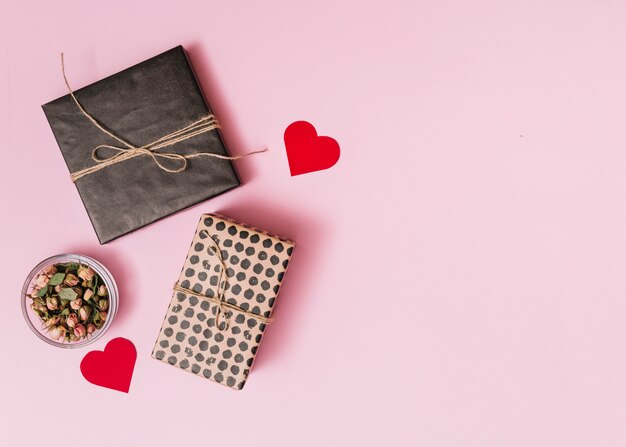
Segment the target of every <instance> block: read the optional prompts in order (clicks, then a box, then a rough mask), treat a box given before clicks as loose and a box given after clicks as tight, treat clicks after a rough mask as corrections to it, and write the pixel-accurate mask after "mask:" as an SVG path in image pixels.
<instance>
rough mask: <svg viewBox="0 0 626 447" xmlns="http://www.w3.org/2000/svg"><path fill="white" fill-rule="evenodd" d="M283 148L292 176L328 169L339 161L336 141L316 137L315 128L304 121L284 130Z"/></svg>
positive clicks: (329, 138)
mask: <svg viewBox="0 0 626 447" xmlns="http://www.w3.org/2000/svg"><path fill="white" fill-rule="evenodd" d="M285 148H286V149H287V159H288V160H289V170H290V171H291V175H292V176H294V175H300V174H306V173H307V172H314V171H321V170H322V169H328V168H330V167H331V166H333V165H334V164H335V163H337V160H339V144H338V143H337V141H335V140H334V139H333V138H331V137H321V136H317V132H316V131H315V127H313V125H312V124H310V123H307V122H306V121H296V122H295V123H292V124H290V125H289V127H287V129H285Z"/></svg>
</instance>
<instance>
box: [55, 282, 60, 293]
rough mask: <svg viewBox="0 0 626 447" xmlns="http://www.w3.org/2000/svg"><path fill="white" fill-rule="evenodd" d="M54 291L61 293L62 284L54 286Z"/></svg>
mask: <svg viewBox="0 0 626 447" xmlns="http://www.w3.org/2000/svg"><path fill="white" fill-rule="evenodd" d="M54 291H55V292H56V293H59V292H60V291H61V284H59V285H56V286H54Z"/></svg>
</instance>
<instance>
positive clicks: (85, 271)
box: [78, 266, 96, 281]
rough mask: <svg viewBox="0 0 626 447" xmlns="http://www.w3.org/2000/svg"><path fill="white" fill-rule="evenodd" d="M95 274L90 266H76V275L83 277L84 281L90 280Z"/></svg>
mask: <svg viewBox="0 0 626 447" xmlns="http://www.w3.org/2000/svg"><path fill="white" fill-rule="evenodd" d="M95 275H96V272H94V271H93V269H92V268H91V267H84V266H81V267H79V268H78V277H79V278H80V279H84V280H85V281H91V280H92V279H93V277H94V276H95Z"/></svg>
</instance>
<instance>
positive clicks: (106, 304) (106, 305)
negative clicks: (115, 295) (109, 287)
mask: <svg viewBox="0 0 626 447" xmlns="http://www.w3.org/2000/svg"><path fill="white" fill-rule="evenodd" d="M98 306H100V309H101V310H107V309H108V308H109V300H107V299H104V298H103V299H101V300H100V301H98Z"/></svg>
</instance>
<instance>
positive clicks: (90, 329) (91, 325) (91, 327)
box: [87, 324, 96, 334]
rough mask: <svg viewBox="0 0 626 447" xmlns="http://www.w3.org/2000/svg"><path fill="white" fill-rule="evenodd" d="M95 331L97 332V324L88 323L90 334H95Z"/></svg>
mask: <svg viewBox="0 0 626 447" xmlns="http://www.w3.org/2000/svg"><path fill="white" fill-rule="evenodd" d="M94 332H96V325H95V324H88V325H87V333H88V334H93V333H94Z"/></svg>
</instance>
